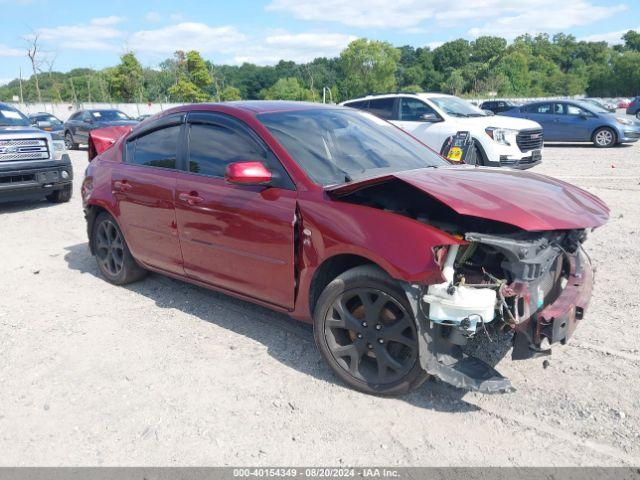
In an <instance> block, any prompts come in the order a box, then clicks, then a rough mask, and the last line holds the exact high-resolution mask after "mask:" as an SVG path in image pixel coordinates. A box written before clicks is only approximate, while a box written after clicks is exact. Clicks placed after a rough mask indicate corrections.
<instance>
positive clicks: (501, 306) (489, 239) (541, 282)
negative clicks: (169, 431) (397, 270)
mask: <svg viewBox="0 0 640 480" xmlns="http://www.w3.org/2000/svg"><path fill="white" fill-rule="evenodd" d="M585 238H586V232H585V231H584V230H571V231H550V232H518V233H509V234H499V235H498V234H490V233H478V232H468V233H466V234H465V235H464V239H465V240H466V242H467V243H466V244H464V245H451V246H449V247H447V250H446V253H443V252H442V251H441V250H439V254H440V256H441V257H443V260H442V261H441V262H438V263H439V264H440V265H441V268H442V276H443V278H444V281H443V282H441V283H438V284H434V285H429V286H420V287H418V286H414V287H417V291H415V290H414V292H413V295H414V299H415V301H416V306H417V311H418V318H419V323H422V326H421V329H422V333H423V334H425V335H426V337H425V338H426V340H425V345H424V346H425V348H426V349H427V350H428V353H425V354H424V355H422V356H423V357H424V358H425V360H424V362H423V367H425V368H426V369H427V371H429V372H430V373H433V374H434V375H437V376H439V377H440V378H441V379H443V380H445V381H447V382H449V383H452V384H454V385H456V386H459V387H464V388H471V389H476V390H482V391H486V392H493V391H505V390H509V388H510V385H509V382H508V380H507V379H505V378H503V377H502V376H501V375H500V374H499V373H498V372H497V371H495V369H493V368H492V367H491V366H489V365H488V364H484V363H483V362H481V361H480V360H479V359H476V358H474V357H468V356H466V355H465V354H463V353H462V349H461V347H462V346H464V345H465V344H466V343H467V341H468V340H469V339H470V338H471V337H473V336H475V335H478V334H482V335H486V336H488V337H489V340H491V339H490V333H489V331H488V330H487V328H486V327H487V325H488V324H492V325H493V326H494V327H497V328H498V329H508V330H511V331H512V332H513V333H514V337H513V338H514V349H513V354H512V358H514V359H524V358H532V357H534V356H537V355H541V354H548V353H550V351H549V350H548V345H550V344H552V343H556V342H562V343H564V342H565V341H566V340H567V338H568V337H569V336H570V334H571V333H572V332H573V329H574V328H575V322H576V321H577V320H579V319H580V318H581V317H582V313H583V310H584V308H585V307H586V303H587V302H588V299H589V296H590V291H591V269H590V266H589V265H588V260H587V258H586V256H585V255H584V254H583V253H582V247H581V244H582V242H583V241H584V240H585ZM585 282H586V283H588V285H586V284H585ZM494 330H495V328H494ZM429 337H430V338H429ZM434 372H435V373H434Z"/></svg>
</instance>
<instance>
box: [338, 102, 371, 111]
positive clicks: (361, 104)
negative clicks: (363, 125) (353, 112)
mask: <svg viewBox="0 0 640 480" xmlns="http://www.w3.org/2000/svg"><path fill="white" fill-rule="evenodd" d="M344 106H345V107H351V108H359V109H366V108H367V107H368V106H369V100H360V101H358V102H349V103H345V104H344Z"/></svg>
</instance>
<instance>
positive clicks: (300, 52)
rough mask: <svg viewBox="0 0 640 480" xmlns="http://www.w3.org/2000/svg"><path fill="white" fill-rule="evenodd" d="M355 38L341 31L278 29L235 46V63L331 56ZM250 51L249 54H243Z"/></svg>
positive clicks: (303, 60) (303, 59) (301, 60)
mask: <svg viewBox="0 0 640 480" xmlns="http://www.w3.org/2000/svg"><path fill="white" fill-rule="evenodd" d="M356 38H357V37H356V36H353V35H344V34H341V33H324V32H308V33H288V32H285V31H280V32H277V33H274V34H272V35H269V36H267V37H266V38H265V39H264V41H258V42H252V45H249V44H247V45H246V47H245V46H243V47H241V48H238V49H237V50H238V52H241V53H238V54H236V55H235V56H234V61H235V62H236V63H244V62H251V63H258V64H263V65H264V64H273V63H277V62H278V61H280V60H293V61H296V62H308V61H310V60H313V59H314V58H317V57H334V56H336V55H338V54H339V53H340V51H341V50H343V49H344V48H345V47H346V46H347V45H348V44H349V42H351V41H353V40H355V39H356ZM247 52H250V53H247Z"/></svg>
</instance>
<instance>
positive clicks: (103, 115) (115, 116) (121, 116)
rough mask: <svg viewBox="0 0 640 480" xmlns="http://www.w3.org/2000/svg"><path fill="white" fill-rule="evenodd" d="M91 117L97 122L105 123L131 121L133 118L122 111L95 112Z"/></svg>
mask: <svg viewBox="0 0 640 480" xmlns="http://www.w3.org/2000/svg"><path fill="white" fill-rule="evenodd" d="M91 116H93V118H94V119H95V120H98V121H103V122H113V121H117V120H131V118H130V117H129V116H128V115H127V114H126V113H124V112H121V111H120V110H93V111H92V112H91Z"/></svg>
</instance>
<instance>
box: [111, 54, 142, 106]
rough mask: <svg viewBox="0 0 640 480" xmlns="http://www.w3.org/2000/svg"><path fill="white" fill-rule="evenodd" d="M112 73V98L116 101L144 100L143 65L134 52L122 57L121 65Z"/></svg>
mask: <svg viewBox="0 0 640 480" xmlns="http://www.w3.org/2000/svg"><path fill="white" fill-rule="evenodd" d="M110 73H111V76H110V77H109V80H110V84H111V85H110V88H111V96H112V97H113V98H114V99H115V100H119V101H123V102H139V101H141V100H142V99H143V95H144V91H143V73H142V65H140V62H139V61H138V59H137V58H136V56H135V54H134V53H133V52H129V53H125V54H124V55H122V56H121V57H120V64H119V65H118V66H116V68H115V70H113V71H112V72H110Z"/></svg>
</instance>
